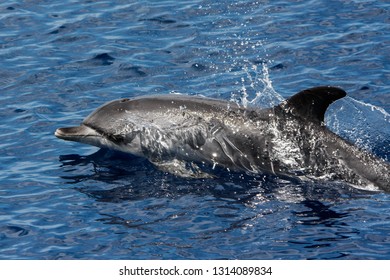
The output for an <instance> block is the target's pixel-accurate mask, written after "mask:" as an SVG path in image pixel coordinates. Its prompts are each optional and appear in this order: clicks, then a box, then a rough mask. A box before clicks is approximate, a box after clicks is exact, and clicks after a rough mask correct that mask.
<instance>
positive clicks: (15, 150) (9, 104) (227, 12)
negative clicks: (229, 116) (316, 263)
mask: <svg viewBox="0 0 390 280" xmlns="http://www.w3.org/2000/svg"><path fill="white" fill-rule="evenodd" d="M0 29H1V32H0V118H1V122H0V259H390V212H389V209H390V194H388V193H384V192H382V191H377V190H373V189H371V188H368V187H367V188H364V187H362V188H355V187H352V186H348V185H345V184H342V183H340V182H326V181H324V182H317V183H313V182H312V183H302V182H290V181H284V180H281V179H280V178H274V177H271V176H264V177H260V178H259V177H251V176H248V175H245V174H234V173H227V172H221V173H220V174H219V176H217V178H214V179H183V178H179V177H175V176H173V175H170V174H167V173H164V172H162V171H159V170H157V169H156V168H155V167H154V166H153V165H151V164H150V163H149V162H148V161H146V160H144V159H140V158H136V157H134V156H130V155H124V154H119V153H115V152H110V151H105V150H99V149H97V148H94V147H90V146H86V145H82V144H78V143H70V142H65V141H61V140H59V139H57V138H56V137H55V136H54V135H53V133H54V131H55V130H56V128H58V127H63V126H72V125H77V124H79V123H80V122H81V121H82V119H83V118H84V117H86V116H87V115H88V114H89V113H91V112H92V111H93V110H94V109H95V108H97V107H98V106H100V105H102V104H103V103H105V102H107V101H110V100H113V99H118V98H122V97H135V96H141V95H149V94H168V93H181V94H188V95H204V96H207V97H213V98H220V99H225V100H236V102H238V103H240V104H242V105H243V106H246V105H248V104H250V105H254V106H259V107H268V106H271V105H273V104H276V103H278V102H280V100H283V99H285V98H288V97H289V96H291V95H293V94H294V93H296V92H298V91H300V90H303V89H305V88H309V87H312V86H317V85H332V86H340V87H342V88H343V89H345V90H346V91H347V92H348V97H346V98H344V99H342V100H340V101H337V102H335V103H334V104H333V105H332V106H331V108H330V109H329V110H328V112H327V115H326V123H327V125H328V126H329V127H330V128H331V129H332V130H333V131H335V132H336V133H338V134H339V135H341V136H343V137H344V138H346V139H348V140H350V141H352V142H354V143H356V145H358V146H360V147H362V148H364V149H368V150H370V151H372V152H373V153H375V154H376V155H378V156H379V157H381V158H383V159H384V160H387V161H389V160H390V115H389V112H390V55H389V54H390V3H389V1H385V0H382V1H368V0H367V1H361V0H338V1H335V0H330V1H328V0H326V1H325V0H318V1H314V0H313V1H299V0H294V1H280V0H276V1H263V0H261V1H243V0H234V1H227V0H225V1H211V0H205V1H201V0H188V1H177V0H176V1H169V0H162V1H161V0H158V1H157V0H156V1H145V0H142V1H141V0H134V1H124V0H122V1H120V0H117V1H114V0H113V1H103V0H96V1H73V0H61V1H59V0H50V1H48V0H37V1H28V0H24V1H22V0H19V1H11V0H3V1H1V4H0Z"/></svg>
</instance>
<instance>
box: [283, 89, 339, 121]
mask: <svg viewBox="0 0 390 280" xmlns="http://www.w3.org/2000/svg"><path fill="white" fill-rule="evenodd" d="M346 95H347V93H346V92H345V91H344V90H342V89H341V88H337V87H331V86H321V87H314V88H309V89H305V90H303V91H300V92H298V93H297V94H295V95H293V96H292V97H290V98H289V99H287V100H286V101H285V102H283V103H282V104H280V105H279V107H280V108H282V109H283V110H285V111H287V112H290V113H291V114H293V115H296V116H300V117H302V118H304V119H305V120H308V121H311V122H314V123H319V124H320V123H322V122H323V121H324V116H325V111H326V109H327V108H328V106H329V105H330V104H332V103H333V102H334V101H336V100H337V99H340V98H342V97H344V96H346Z"/></svg>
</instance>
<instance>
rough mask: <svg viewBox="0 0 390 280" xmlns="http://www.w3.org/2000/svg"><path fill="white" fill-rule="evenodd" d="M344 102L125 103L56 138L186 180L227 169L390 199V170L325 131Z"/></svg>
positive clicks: (323, 98)
mask: <svg viewBox="0 0 390 280" xmlns="http://www.w3.org/2000/svg"><path fill="white" fill-rule="evenodd" d="M344 96H346V92H345V91H344V90H342V89H340V88H335V87H328V86H323V87H315V88H311V89H307V90H304V91H301V92H299V93H297V94H295V95H294V96H292V97H290V98H289V99H287V100H286V101H284V102H282V103H281V104H279V105H277V106H275V107H272V108H268V109H259V108H242V107H240V106H238V105H237V104H235V103H233V102H228V101H224V100H217V99H209V98H203V97H193V96H185V95H173V94H169V95H155V96H145V97H139V98H134V99H121V100H115V101H111V102H109V103H107V104H105V105H103V106H101V107H100V108H98V109H97V110H95V111H94V112H93V113H92V114H90V115H89V116H88V117H87V118H86V119H85V120H84V121H83V122H82V124H81V125H80V126H77V127H67V128H59V129H57V130H56V132H55V135H56V136H57V137H58V138H61V139H64V140H70V141H76V142H81V143H86V144H89V145H94V146H97V147H102V148H110V149H114V150H118V151H122V152H126V153H130V154H133V155H136V156H141V157H145V158H147V159H148V160H149V161H150V162H152V163H153V164H155V165H156V166H157V167H158V168H160V169H162V170H164V171H167V172H170V173H174V174H176V175H179V176H187V177H191V176H192V177H207V176H210V175H209V174H206V173H205V172H203V171H202V170H201V169H202V168H201V166H205V165H206V166H221V167H223V168H226V169H228V170H232V171H244V172H247V173H252V174H259V173H273V174H276V175H280V176H299V177H300V178H303V177H305V178H310V179H321V180H324V179H325V180H337V181H344V182H347V183H350V184H353V185H357V186H376V187H379V188H380V189H382V190H384V191H390V164H389V163H387V162H385V161H384V160H381V159H379V158H377V157H375V156H374V155H372V154H370V153H368V152H366V151H364V150H362V149H359V148H357V147H356V146H354V145H352V144H350V143H349V142H347V141H345V140H344V139H342V138H340V137H339V136H337V135H336V134H334V133H333V132H331V131H330V130H329V129H327V128H326V127H325V125H324V115H325V111H326V110H327V108H328V106H329V105H330V104H331V103H332V102H334V101H335V100H337V99H340V98H342V97H344Z"/></svg>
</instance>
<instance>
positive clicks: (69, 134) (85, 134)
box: [54, 124, 102, 146]
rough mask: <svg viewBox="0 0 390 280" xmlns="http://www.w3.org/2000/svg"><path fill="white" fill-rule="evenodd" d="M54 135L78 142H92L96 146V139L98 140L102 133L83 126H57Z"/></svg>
mask: <svg viewBox="0 0 390 280" xmlns="http://www.w3.org/2000/svg"><path fill="white" fill-rule="evenodd" d="M54 135H55V136H56V137H58V138H60V139H64V140H68V141H75V142H80V143H86V144H92V145H95V146H96V141H98V142H100V141H99V140H101V138H102V135H101V134H100V133H98V132H97V131H96V130H94V129H92V128H90V127H88V126H85V125H83V124H82V125H80V126H74V127H62V128H58V129H57V130H56V132H55V133H54Z"/></svg>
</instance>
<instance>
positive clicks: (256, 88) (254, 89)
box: [232, 61, 284, 108]
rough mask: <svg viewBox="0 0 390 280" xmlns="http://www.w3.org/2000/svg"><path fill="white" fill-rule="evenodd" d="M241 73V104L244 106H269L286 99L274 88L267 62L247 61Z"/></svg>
mask: <svg viewBox="0 0 390 280" xmlns="http://www.w3.org/2000/svg"><path fill="white" fill-rule="evenodd" d="M259 66H261V68H260V67H259ZM241 74H242V77H241V91H240V97H239V104H240V105H242V106H244V107H248V106H256V107H259V108H268V107H273V106H275V105H277V104H279V103H280V102H282V101H283V100H284V98H283V97H282V96H281V95H280V94H279V93H277V92H276V91H275V89H274V88H273V85H272V80H271V79H270V75H269V68H268V63H267V62H265V61H261V63H260V64H256V63H253V62H250V61H245V64H244V65H243V66H242V71H241ZM232 98H234V96H232Z"/></svg>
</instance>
